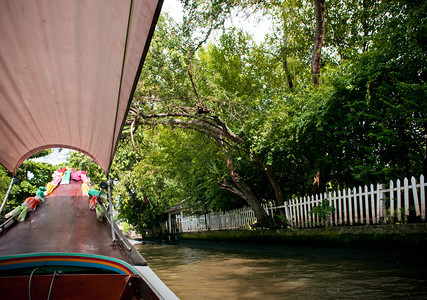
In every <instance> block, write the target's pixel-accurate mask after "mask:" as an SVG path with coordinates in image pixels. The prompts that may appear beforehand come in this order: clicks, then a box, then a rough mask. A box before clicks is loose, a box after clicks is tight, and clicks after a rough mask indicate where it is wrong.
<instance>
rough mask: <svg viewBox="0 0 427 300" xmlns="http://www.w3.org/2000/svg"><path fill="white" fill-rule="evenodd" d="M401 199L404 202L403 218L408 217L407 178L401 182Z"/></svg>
mask: <svg viewBox="0 0 427 300" xmlns="http://www.w3.org/2000/svg"><path fill="white" fill-rule="evenodd" d="M403 197H404V201H405V204H404V205H405V216H409V185H408V178H405V179H404V180H403Z"/></svg>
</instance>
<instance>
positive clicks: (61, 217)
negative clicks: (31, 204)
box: [0, 181, 133, 263]
mask: <svg viewBox="0 0 427 300" xmlns="http://www.w3.org/2000/svg"><path fill="white" fill-rule="evenodd" d="M110 244H111V232H110V230H109V229H108V228H106V225H105V224H104V223H103V222H99V221H98V220H97V219H96V215H95V211H94V210H90V209H89V201H88V197H87V196H83V195H82V192H81V184H80V183H79V182H75V181H71V182H70V184H68V185H58V187H57V188H56V189H55V190H54V191H53V192H52V193H51V194H50V195H49V196H47V197H46V198H45V202H44V203H43V204H40V206H39V207H38V208H37V209H36V210H35V211H33V212H30V213H29V214H28V216H27V219H26V220H25V221H24V222H22V223H18V224H16V225H15V226H13V227H11V228H10V229H9V230H7V231H6V232H5V233H4V234H2V236H0V256H4V255H15V254H24V253H37V252H74V253H84V254H98V255H105V256H109V257H113V258H118V259H121V260H124V261H127V262H129V263H133V262H130V261H129V259H128V256H127V255H126V253H125V252H124V251H123V250H122V249H121V247H119V246H117V245H116V246H110Z"/></svg>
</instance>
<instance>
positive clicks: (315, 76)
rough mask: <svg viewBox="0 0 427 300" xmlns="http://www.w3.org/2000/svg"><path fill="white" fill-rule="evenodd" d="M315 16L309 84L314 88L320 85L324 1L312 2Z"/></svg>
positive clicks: (323, 34)
mask: <svg viewBox="0 0 427 300" xmlns="http://www.w3.org/2000/svg"><path fill="white" fill-rule="evenodd" d="M314 13H315V16H316V31H315V33H314V45H313V52H312V56H311V82H312V83H313V85H314V86H319V85H320V63H321V58H322V46H323V39H324V38H325V0H314Z"/></svg>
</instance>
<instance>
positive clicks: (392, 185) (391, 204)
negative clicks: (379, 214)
mask: <svg viewBox="0 0 427 300" xmlns="http://www.w3.org/2000/svg"><path fill="white" fill-rule="evenodd" d="M390 218H391V220H392V222H393V219H394V182H393V180H390Z"/></svg>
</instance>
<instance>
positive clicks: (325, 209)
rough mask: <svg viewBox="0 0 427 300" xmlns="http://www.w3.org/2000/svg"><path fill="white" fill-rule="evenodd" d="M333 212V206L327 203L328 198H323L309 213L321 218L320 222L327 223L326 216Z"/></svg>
mask: <svg viewBox="0 0 427 300" xmlns="http://www.w3.org/2000/svg"><path fill="white" fill-rule="evenodd" d="M334 212H335V208H334V207H332V206H330V205H329V200H328V199H323V200H322V203H321V204H319V205H317V206H315V207H313V208H312V209H311V210H310V212H309V213H310V214H312V215H315V216H318V217H319V218H320V220H321V223H322V224H324V225H327V224H328V218H329V217H330V216H331V214H332V213H334Z"/></svg>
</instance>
